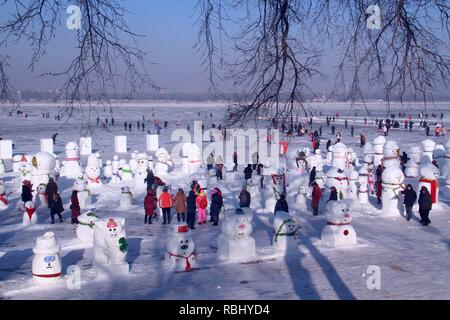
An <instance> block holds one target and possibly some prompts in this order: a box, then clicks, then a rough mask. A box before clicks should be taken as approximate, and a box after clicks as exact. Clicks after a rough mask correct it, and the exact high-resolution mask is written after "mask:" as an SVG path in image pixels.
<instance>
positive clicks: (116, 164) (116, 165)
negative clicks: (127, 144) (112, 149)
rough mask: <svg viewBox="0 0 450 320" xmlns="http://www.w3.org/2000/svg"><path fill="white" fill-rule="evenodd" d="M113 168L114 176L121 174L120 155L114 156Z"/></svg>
mask: <svg viewBox="0 0 450 320" xmlns="http://www.w3.org/2000/svg"><path fill="white" fill-rule="evenodd" d="M111 166H112V174H113V175H118V174H119V167H120V161H119V156H118V155H114V157H113V161H112V162H111Z"/></svg>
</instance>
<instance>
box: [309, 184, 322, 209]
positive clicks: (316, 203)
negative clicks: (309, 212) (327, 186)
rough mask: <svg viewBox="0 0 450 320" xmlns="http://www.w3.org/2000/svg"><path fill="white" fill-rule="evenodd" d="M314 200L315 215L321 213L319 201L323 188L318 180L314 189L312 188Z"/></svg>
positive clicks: (312, 204)
mask: <svg viewBox="0 0 450 320" xmlns="http://www.w3.org/2000/svg"><path fill="white" fill-rule="evenodd" d="M311 196H312V200H311V207H312V209H313V214H314V215H315V216H318V215H319V203H320V198H322V190H320V187H319V185H318V184H317V182H314V183H313V190H312V195H311Z"/></svg>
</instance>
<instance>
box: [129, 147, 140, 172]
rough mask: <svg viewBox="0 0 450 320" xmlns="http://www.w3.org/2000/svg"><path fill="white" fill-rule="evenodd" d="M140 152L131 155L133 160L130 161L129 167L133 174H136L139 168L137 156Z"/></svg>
mask: <svg viewBox="0 0 450 320" xmlns="http://www.w3.org/2000/svg"><path fill="white" fill-rule="evenodd" d="M138 153H139V152H138V151H134V152H133V153H132V154H131V159H130V161H128V166H129V167H130V170H131V172H133V173H134V171H135V170H136V168H137V160H136V157H137V154H138Z"/></svg>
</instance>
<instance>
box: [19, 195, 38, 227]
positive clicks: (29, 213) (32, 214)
mask: <svg viewBox="0 0 450 320" xmlns="http://www.w3.org/2000/svg"><path fill="white" fill-rule="evenodd" d="M32 224H37V213H36V205H35V204H34V202H33V201H28V202H26V203H25V206H24V213H23V217H22V225H24V226H29V225H32Z"/></svg>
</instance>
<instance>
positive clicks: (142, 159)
mask: <svg viewBox="0 0 450 320" xmlns="http://www.w3.org/2000/svg"><path fill="white" fill-rule="evenodd" d="M136 159H137V160H136V161H137V167H138V168H141V169H147V167H148V156H147V154H145V153H139V154H138V155H137V156H136Z"/></svg>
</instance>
